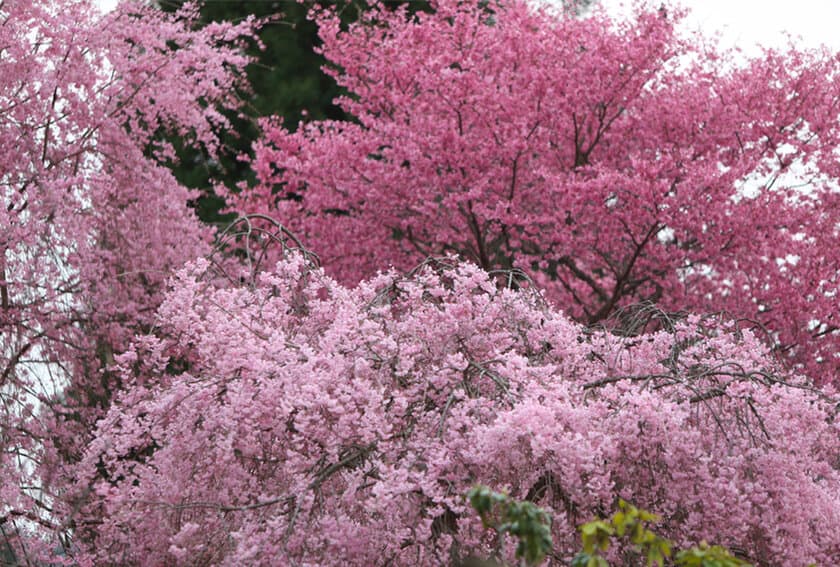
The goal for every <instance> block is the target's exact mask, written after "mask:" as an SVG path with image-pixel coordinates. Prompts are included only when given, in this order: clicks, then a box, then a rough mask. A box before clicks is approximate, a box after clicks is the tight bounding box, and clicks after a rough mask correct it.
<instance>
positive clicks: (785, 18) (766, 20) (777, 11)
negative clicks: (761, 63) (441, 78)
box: [96, 0, 840, 52]
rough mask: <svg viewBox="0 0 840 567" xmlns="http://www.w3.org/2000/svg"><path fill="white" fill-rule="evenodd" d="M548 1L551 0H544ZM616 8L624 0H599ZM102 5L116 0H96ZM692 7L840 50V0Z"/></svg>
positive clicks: (774, 41)
mask: <svg viewBox="0 0 840 567" xmlns="http://www.w3.org/2000/svg"><path fill="white" fill-rule="evenodd" d="M545 1H551V0H545ZM601 1H602V2H603V3H604V5H605V6H606V7H607V8H608V9H610V10H615V9H619V6H620V4H621V3H622V1H623V0H601ZM96 2H97V3H98V4H99V5H100V6H102V7H103V8H105V9H109V8H111V7H113V6H114V5H115V4H116V3H117V0H96ZM682 4H683V5H684V6H688V7H689V8H690V9H691V10H692V12H693V13H692V15H691V16H690V18H689V20H688V25H690V26H693V27H695V28H700V29H702V30H704V31H707V32H711V33H716V32H720V33H721V34H722V36H723V37H722V40H723V43H724V44H725V45H727V46H736V45H737V46H739V47H741V48H742V49H744V50H746V51H747V52H754V49H755V46H756V44H758V43H763V44H765V45H779V44H780V43H782V42H783V41H784V36H783V32H785V31H787V32H789V33H792V34H794V35H797V36H801V37H802V41H803V43H804V44H806V45H809V46H817V45H820V44H822V43H824V44H826V45H828V46H830V47H832V48H834V49H835V50H840V31H838V28H840V0H796V1H795V2H793V1H791V0H683V1H682Z"/></svg>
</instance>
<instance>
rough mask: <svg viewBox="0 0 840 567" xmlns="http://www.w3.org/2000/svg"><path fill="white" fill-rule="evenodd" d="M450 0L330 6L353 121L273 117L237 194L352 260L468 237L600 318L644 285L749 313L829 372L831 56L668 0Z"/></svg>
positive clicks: (838, 97) (451, 245) (420, 253)
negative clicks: (350, 13)
mask: <svg viewBox="0 0 840 567" xmlns="http://www.w3.org/2000/svg"><path fill="white" fill-rule="evenodd" d="M432 4H433V6H434V7H435V9H436V11H435V13H433V14H426V13H420V14H417V15H416V16H408V15H407V14H406V13H405V12H403V11H388V10H384V11H381V12H376V11H374V12H371V13H369V14H368V15H367V16H366V18H365V19H364V20H363V21H362V22H360V23H357V24H355V25H351V26H349V27H342V26H341V25H339V23H338V21H337V18H336V17H335V16H334V15H333V14H331V13H329V12H327V13H324V14H321V15H320V16H319V24H320V26H321V37H322V38H323V41H324V45H323V52H324V54H325V56H326V57H327V59H328V61H329V63H330V67H329V68H330V69H331V70H332V73H333V74H334V76H335V77H336V79H337V80H338V82H339V83H340V84H341V85H343V86H344V87H346V88H347V90H348V92H349V93H351V95H349V96H347V97H346V98H344V99H343V100H342V101H341V104H342V106H343V108H344V109H346V110H347V111H348V112H349V113H351V114H352V115H353V116H355V117H356V118H357V122H354V123H343V122H316V123H311V124H307V125H304V126H303V127H302V128H300V129H299V130H298V131H297V132H296V133H290V131H288V130H287V129H285V128H284V127H282V126H281V125H279V124H276V123H274V124H267V125H266V135H265V140H264V143H263V144H262V147H261V148H260V149H259V151H258V153H257V160H256V164H255V168H256V170H257V172H258V174H259V176H260V178H261V180H262V186H261V188H260V190H258V191H249V192H245V193H243V195H242V199H241V200H240V202H239V207H240V208H241V209H243V210H246V211H250V212H264V213H268V214H272V215H278V218H279V219H280V220H281V221H282V222H284V223H287V224H288V225H289V226H290V227H291V228H292V229H293V230H295V231H296V232H297V233H298V234H299V235H300V236H301V237H302V238H304V240H305V241H307V242H308V244H309V245H310V246H312V247H314V248H315V249H316V250H317V251H318V252H319V253H320V254H321V256H322V258H323V259H324V264H325V266H326V267H327V269H328V270H330V272H331V273H333V274H335V275H336V276H337V277H339V278H340V280H341V281H344V282H354V281H358V280H359V279H361V278H363V277H367V276H370V275H372V274H373V273H375V270H376V269H380V268H384V267H385V266H388V265H394V266H396V267H399V268H406V267H409V266H411V265H413V264H415V263H416V262H418V261H419V260H420V259H422V258H423V257H425V256H426V255H428V254H439V253H442V252H446V251H454V252H457V253H459V254H461V255H463V256H465V257H467V258H470V259H472V261H474V262H475V263H477V264H478V265H480V266H481V267H483V268H485V269H494V268H510V267H512V266H517V267H521V268H524V269H526V270H527V271H529V272H532V273H534V274H536V275H535V278H537V279H538V281H539V283H540V284H541V285H543V286H545V288H546V292H547V294H548V295H549V296H550V297H551V298H552V299H554V300H555V301H556V302H557V304H558V305H560V306H561V307H562V308H563V309H564V310H566V312H567V313H569V314H571V315H572V316H573V317H575V318H576V319H577V320H579V321H583V322H590V323H591V322H597V321H600V320H602V319H604V318H605V317H607V316H608V315H610V314H611V313H613V312H614V311H615V309H616V308H617V307H620V306H622V305H626V304H629V303H633V302H637V301H640V300H651V301H658V302H659V303H660V304H661V305H664V306H666V307H667V308H669V309H683V308H687V309H691V310H694V311H699V312H705V311H710V310H714V311H717V310H720V309H726V310H728V311H730V312H732V313H733V314H736V315H737V316H740V317H750V318H753V319H755V320H758V321H760V322H762V323H763V324H764V325H766V326H767V327H768V328H769V329H770V331H771V332H772V333H773V341H774V343H775V344H774V347H775V350H776V351H777V352H781V353H785V354H786V355H787V356H788V357H790V359H791V360H792V361H793V362H795V363H796V364H798V365H799V367H800V368H803V369H807V371H808V372H809V373H811V375H812V376H813V377H814V378H815V379H818V380H823V381H832V380H835V378H834V377H835V376H836V375H837V372H838V367H840V358H838V351H840V333H838V332H837V327H838V321H837V298H836V296H835V294H836V292H837V283H838V281H837V272H838V269H840V266H839V265H838V255H837V252H836V251H837V250H838V249H840V247H838V228H837V222H838V218H840V210H839V209H838V205H839V204H840V203H838V199H840V193H838V191H837V189H836V187H837V185H836V180H837V179H838V176H840V170H838V161H837V145H838V141H840V129H838V121H837V115H838V103H840V73H838V71H840V59H838V56H837V55H836V54H833V53H830V52H828V51H827V50H817V51H803V50H799V49H797V48H795V47H791V48H789V49H781V50H768V51H766V52H765V53H763V54H762V55H761V56H760V57H758V58H755V59H750V60H746V61H744V60H743V59H739V58H737V57H735V56H734V55H733V54H732V53H728V52H722V51H721V50H719V49H718V48H716V47H715V46H714V45H711V44H710V43H709V42H708V41H706V40H704V39H703V38H702V37H697V36H693V35H689V34H687V33H684V32H681V31H680V27H679V21H680V19H681V13H680V10H679V9H677V8H674V7H666V6H663V7H661V8H660V7H659V6H660V3H659V2H658V1H657V2H652V3H644V2H641V3H638V4H639V7H638V8H637V9H636V11H635V13H634V15H633V16H632V17H631V18H630V19H628V20H620V19H615V18H612V17H610V16H609V15H608V14H606V13H604V12H602V11H598V10H597V9H596V11H595V12H594V14H593V15H591V16H590V17H586V18H582V19H575V18H563V17H557V16H555V15H552V14H549V13H541V12H538V11H536V9H535V8H534V7H533V4H532V3H529V2H526V1H524V0H510V1H504V2H498V3H497V2H489V3H485V4H483V5H484V6H485V7H484V9H477V8H476V7H475V3H471V2H459V1H456V0H439V1H436V2H433V3H432ZM651 4H652V5H651ZM646 6H647V7H646ZM791 173H793V174H791ZM290 197H291V198H290Z"/></svg>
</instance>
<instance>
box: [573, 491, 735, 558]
mask: <svg viewBox="0 0 840 567" xmlns="http://www.w3.org/2000/svg"><path fill="white" fill-rule="evenodd" d="M659 520H660V518H659V516H657V515H656V514H652V513H650V512H647V511H645V510H640V509H639V508H636V507H635V506H633V505H632V504H629V503H627V502H625V501H624V500H619V501H618V512H616V513H615V514H613V515H612V517H611V518H609V519H607V520H601V519H595V520H593V521H591V522H589V523H586V524H584V525H582V526H581V527H580V532H581V539H582V540H583V551H582V552H580V553H579V554H578V555H577V556H576V557H575V558H574V559H573V560H572V567H609V563H608V562H607V560H606V559H605V558H604V557H603V556H602V555H601V553H602V552H605V551H607V550H608V549H609V547H610V545H611V544H612V542H613V540H614V539H623V540H626V541H629V543H630V544H631V545H632V546H633V548H634V549H635V550H636V551H638V552H639V553H641V554H642V555H643V556H644V557H645V558H646V561H647V565H648V567H651V566H653V565H657V566H658V567H663V566H664V565H665V561H666V560H667V559H670V558H671V555H672V553H673V549H674V544H673V542H671V541H669V540H667V539H665V538H663V537H660V536H659V535H657V534H656V533H654V532H653V531H651V530H650V528H648V525H650V524H654V523H656V522H658V521H659ZM673 565H675V566H676V567H749V563H747V562H745V561H743V560H741V559H739V558H737V557H735V556H733V555H732V554H730V553H729V551H728V550H727V549H726V548H725V547H721V546H719V545H712V546H710V545H708V544H707V543H705V542H703V543H701V544H700V545H699V546H695V547H692V548H690V549H685V550H682V551H679V552H678V553H677V554H676V556H675V557H674V561H673Z"/></svg>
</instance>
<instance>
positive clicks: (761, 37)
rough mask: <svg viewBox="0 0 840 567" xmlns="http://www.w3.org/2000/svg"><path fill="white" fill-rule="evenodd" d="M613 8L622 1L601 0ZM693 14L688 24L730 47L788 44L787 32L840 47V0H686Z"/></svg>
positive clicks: (812, 42) (810, 42)
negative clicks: (716, 34) (718, 35)
mask: <svg viewBox="0 0 840 567" xmlns="http://www.w3.org/2000/svg"><path fill="white" fill-rule="evenodd" d="M601 1H602V3H603V4H604V5H605V6H606V7H607V9H609V10H615V9H617V8H618V7H619V6H620V5H621V3H622V2H621V0H601ZM681 3H682V5H683V6H686V7H688V8H689V9H690V10H691V12H692V14H691V15H690V16H689V18H688V22H687V24H688V25H690V26H692V27H693V28H700V29H701V30H703V31H705V32H709V33H718V32H720V33H721V34H722V42H723V43H724V45H726V46H728V47H734V46H738V47H740V48H742V49H744V50H745V51H747V52H754V51H755V46H756V45H757V44H758V43H761V44H764V45H768V46H770V45H779V44H781V43H784V42H785V41H786V40H785V36H784V32H788V33H791V34H793V35H796V36H801V38H802V39H801V41H802V43H803V44H804V45H808V46H812V47H816V46H818V45H820V44H826V45H828V46H829V47H832V48H833V49H835V50H840V31H838V29H840V0H796V1H795V2H792V1H791V0H683V1H682V2H681Z"/></svg>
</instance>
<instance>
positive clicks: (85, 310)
mask: <svg viewBox="0 0 840 567" xmlns="http://www.w3.org/2000/svg"><path fill="white" fill-rule="evenodd" d="M194 16H195V13H193V12H192V11H191V10H187V9H185V10H184V11H182V12H180V13H179V14H176V15H169V16H165V15H163V14H161V13H159V12H157V11H156V10H153V9H152V8H151V7H149V6H146V5H145V4H144V3H140V2H137V3H133V2H127V3H124V4H123V5H122V6H121V7H120V8H119V9H117V10H116V11H114V12H111V13H109V14H107V15H101V14H99V12H98V11H97V10H96V8H95V7H94V6H93V5H92V4H91V3H90V2H86V1H81V0H50V1H46V0H38V1H25V0H11V1H6V2H0V181H2V187H0V195H2V199H3V206H2V209H0V402H2V403H0V527H2V530H3V532H2V536H3V537H2V538H0V542H2V543H0V546H2V550H5V545H6V542H9V541H11V543H12V545H13V546H16V547H17V546H20V545H23V544H22V540H21V539H20V536H24V539H25V536H26V535H27V534H28V533H30V531H31V530H32V529H33V528H35V527H46V528H48V529H50V530H58V531H60V532H66V530H67V529H68V528H71V527H72V526H73V525H74V524H73V522H74V518H73V506H74V503H69V502H63V501H62V500H63V495H62V494H63V489H62V488H61V487H62V485H63V484H64V480H65V477H66V476H68V475H72V470H71V469H70V468H68V467H71V466H72V464H73V462H74V461H76V460H78V458H79V451H80V449H79V445H83V444H84V442H85V441H86V440H87V439H88V438H89V437H90V435H91V433H92V431H91V427H92V425H93V420H94V419H95V418H96V417H97V416H99V415H101V413H102V411H103V410H104V408H105V407H107V404H108V400H109V398H110V396H111V395H112V394H113V392H114V391H115V390H116V389H118V387H119V383H118V381H117V379H116V377H114V376H113V375H111V374H109V373H108V372H107V365H109V364H112V363H113V356H114V353H117V352H121V351H122V350H124V349H125V348H126V347H127V346H128V345H129V343H130V340H131V338H132V337H133V336H134V334H135V333H137V332H148V330H149V328H150V327H149V325H150V324H151V323H152V321H153V316H154V312H155V309H156V307H157V305H158V303H159V302H160V299H161V289H162V286H163V283H164V282H165V280H166V278H167V277H168V276H169V275H170V274H171V273H172V270H173V269H174V268H177V267H181V266H183V264H184V262H185V261H186V260H189V259H194V258H195V257H197V256H199V255H202V254H204V253H206V251H207V250H208V247H207V241H208V237H210V236H211V235H210V232H209V231H208V230H207V229H206V228H202V227H201V226H200V225H199V223H198V222H197V220H196V219H195V218H194V215H193V213H192V212H191V211H190V209H189V208H188V207H187V202H188V200H189V199H190V198H192V197H193V195H192V194H191V193H190V191H188V190H187V189H185V188H184V187H182V186H180V185H179V184H178V183H177V182H176V181H175V179H174V178H173V177H172V175H171V174H170V172H169V171H168V170H167V169H166V168H164V167H162V165H160V163H162V162H163V160H166V159H168V158H170V157H171V156H172V152H171V149H170V148H168V147H167V146H166V144H164V143H163V142H162V139H163V138H162V134H164V132H178V133H181V134H183V135H185V136H187V137H188V138H189V139H190V140H192V141H193V142H194V143H196V144H202V145H204V146H206V147H207V148H208V150H209V151H211V152H213V151H214V150H215V149H216V145H217V142H216V141H215V140H216V134H215V133H214V132H216V131H217V130H218V129H219V128H221V127H224V124H225V121H224V119H223V117H222V116H221V115H220V114H219V113H218V109H219V108H221V107H231V108H233V107H235V105H236V104H238V103H237V101H236V99H235V97H234V92H235V90H236V89H235V87H236V85H237V84H238V83H239V82H240V81H241V79H240V78H239V77H240V73H239V69H240V68H241V67H242V66H243V65H244V64H245V63H246V59H245V58H244V57H243V56H242V55H241V53H240V50H239V47H238V45H237V43H238V41H239V40H238V38H239V37H241V36H242V34H243V33H248V31H249V28H250V27H251V26H252V23H251V22H245V23H243V24H242V25H240V26H237V27H235V26H230V25H225V26H212V27H206V28H204V29H202V30H201V31H195V30H194V29H193V24H192V20H193V18H194ZM50 545H55V542H53V543H51V544H50ZM2 550H0V553H2V552H3V551H2ZM16 551H17V552H19V553H26V554H28V558H30V559H32V560H35V558H36V557H37V556H38V554H39V553H40V551H41V549H40V548H39V547H38V545H37V542H36V541H35V540H34V539H33V540H31V541H29V543H28V544H27V545H26V549H25V552H24V551H23V550H22V548H20V547H17V549H16ZM19 558H20V560H21V561H23V555H21V556H20V557H19Z"/></svg>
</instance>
